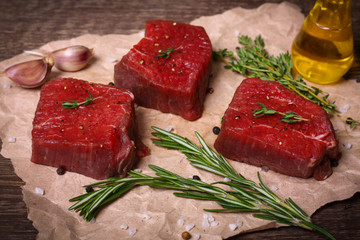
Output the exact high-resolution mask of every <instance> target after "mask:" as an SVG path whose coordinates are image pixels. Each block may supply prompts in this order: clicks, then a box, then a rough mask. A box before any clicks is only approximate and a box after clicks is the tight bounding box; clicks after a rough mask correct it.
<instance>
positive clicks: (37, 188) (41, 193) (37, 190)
mask: <svg viewBox="0 0 360 240" xmlns="http://www.w3.org/2000/svg"><path fill="white" fill-rule="evenodd" d="M35 192H36V193H37V194H40V195H44V194H45V191H44V189H42V188H39V187H36V188H35Z"/></svg>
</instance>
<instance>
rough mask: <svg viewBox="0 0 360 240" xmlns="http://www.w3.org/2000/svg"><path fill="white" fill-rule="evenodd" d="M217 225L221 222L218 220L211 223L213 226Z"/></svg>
mask: <svg viewBox="0 0 360 240" xmlns="http://www.w3.org/2000/svg"><path fill="white" fill-rule="evenodd" d="M217 225H219V222H218V221H213V222H212V223H211V226H212V227H216V226H217Z"/></svg>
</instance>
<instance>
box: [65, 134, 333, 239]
mask: <svg viewBox="0 0 360 240" xmlns="http://www.w3.org/2000/svg"><path fill="white" fill-rule="evenodd" d="M152 128H153V129H154V130H155V132H153V135H154V136H155V137H157V139H155V140H154V144H156V145H158V146H162V147H166V148H170V149H176V150H179V151H181V152H182V153H183V154H185V156H186V157H187V159H188V160H189V161H190V164H191V165H193V166H194V167H197V168H200V169H203V170H205V171H208V172H212V173H214V174H217V175H220V176H223V177H226V178H228V179H230V180H231V181H230V182H225V181H220V182H216V183H212V184H208V183H205V182H202V181H200V180H196V179H186V178H183V177H181V176H179V175H177V174H175V173H172V172H170V171H167V170H165V169H163V168H160V167H158V166H154V165H149V168H151V169H152V170H154V171H155V173H156V176H155V177H153V176H149V175H146V174H143V173H139V172H136V171H130V172H129V176H128V177H125V178H110V179H109V180H105V181H101V182H97V183H94V184H90V185H87V186H85V187H88V186H92V187H98V188H97V189H96V190H95V191H93V192H89V193H86V194H83V195H80V196H78V197H75V198H73V199H70V201H71V202H76V203H75V204H74V205H72V206H71V207H70V208H69V209H70V210H75V211H77V212H80V213H79V214H80V215H81V216H84V218H85V219H86V220H87V221H90V220H91V219H92V218H93V217H94V216H95V215H96V213H98V211H100V210H101V208H102V207H103V206H104V205H106V204H108V203H109V202H111V201H113V200H114V199H116V198H119V197H120V196H122V195H123V194H125V193H126V192H127V191H129V190H130V189H132V188H134V187H135V186H138V185H147V186H150V187H153V188H161V189H172V190H177V192H175V193H174V195H175V196H178V197H184V198H192V199H200V200H210V201H215V202H216V203H218V204H219V205H221V206H222V207H223V208H222V209H205V210H206V211H217V212H222V211H239V212H243V211H246V212H249V211H251V212H256V214H254V215H253V216H254V217H257V218H261V219H265V220H270V221H277V222H279V223H283V224H287V225H291V226H299V227H302V228H305V229H309V230H316V231H318V232H320V233H322V234H324V235H325V236H327V237H329V238H330V239H335V238H334V237H333V236H332V235H331V234H330V233H329V232H327V231H326V230H325V229H323V228H321V227H319V226H317V225H315V224H313V223H312V222H311V220H310V217H309V216H308V215H307V214H306V213H305V212H304V211H303V210H302V209H301V208H300V207H299V206H297V205H296V204H295V202H294V201H292V200H291V198H289V199H286V200H285V201H282V200H281V199H280V198H279V197H278V196H276V194H275V193H273V192H272V191H271V190H270V189H269V188H268V187H267V186H266V185H265V184H264V182H263V181H262V179H261V176H260V174H259V173H258V178H259V181H260V183H259V184H256V183H255V182H253V181H251V180H248V179H246V178H245V177H244V176H242V175H241V174H239V173H237V172H236V171H235V169H234V168H233V167H232V166H231V165H230V164H229V162H227V161H226V159H225V158H224V157H223V156H222V155H221V154H217V153H216V152H215V151H213V150H212V149H211V148H209V146H208V145H207V144H206V143H205V141H204V140H203V138H202V137H201V136H200V135H199V134H198V133H195V134H196V136H197V138H198V140H199V142H200V144H201V147H198V146H197V145H196V144H194V143H193V142H191V141H190V140H188V139H186V138H183V137H181V136H179V135H177V134H173V133H170V132H167V131H165V130H163V129H160V128H157V127H152ZM216 184H223V185H227V186H229V187H230V188H231V189H232V190H224V189H223V188H221V187H218V186H215V185H216Z"/></svg>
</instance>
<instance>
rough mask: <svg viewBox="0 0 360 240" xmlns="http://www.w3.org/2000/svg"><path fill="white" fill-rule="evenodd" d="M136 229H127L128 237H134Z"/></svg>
mask: <svg viewBox="0 0 360 240" xmlns="http://www.w3.org/2000/svg"><path fill="white" fill-rule="evenodd" d="M136 231H137V230H136V228H129V230H128V232H129V237H132V236H134V235H135V233H136Z"/></svg>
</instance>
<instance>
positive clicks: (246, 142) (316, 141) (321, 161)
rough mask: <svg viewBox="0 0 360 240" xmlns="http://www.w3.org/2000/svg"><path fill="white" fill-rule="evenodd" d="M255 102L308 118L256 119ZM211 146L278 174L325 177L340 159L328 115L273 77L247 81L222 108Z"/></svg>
mask: <svg viewBox="0 0 360 240" xmlns="http://www.w3.org/2000/svg"><path fill="white" fill-rule="evenodd" d="M257 102H260V103H263V104H264V105H265V107H267V108H271V109H274V110H276V111H279V112H283V113H285V112H288V111H293V112H296V113H298V114H299V115H300V116H302V117H303V118H306V119H308V120H309V121H301V122H298V123H285V122H282V121H280V118H281V115H279V114H275V115H264V116H262V117H257V118H256V117H254V116H253V112H252V110H254V109H259V108H260V106H259V105H258V104H257ZM214 146H215V149H216V150H217V151H218V152H220V153H221V154H223V155H224V156H225V157H227V158H229V159H233V160H237V161H241V162H245V163H248V164H252V165H255V166H260V167H262V166H267V167H268V168H269V169H272V170H274V171H277V172H279V173H282V174H286V175H290V176H295V177H301V178H308V177H311V176H314V178H315V179H317V180H323V179H326V178H327V177H329V176H330V175H331V174H332V168H331V161H337V160H338V159H339V157H340V152H339V149H338V141H337V139H336V137H335V134H334V130H333V126H332V124H331V122H330V120H329V116H328V114H327V113H326V112H325V111H324V110H323V109H322V108H321V107H320V106H318V105H317V104H315V103H313V102H311V101H308V100H306V99H304V98H302V97H300V96H299V95H297V94H295V93H294V92H292V91H290V90H288V89H286V88H285V87H283V86H282V85H280V84H279V83H277V82H273V81H263V80H260V79H256V78H252V79H245V80H243V82H242V83H241V84H240V86H239V87H238V88H237V90H236V92H235V94H234V96H233V99H232V101H231V103H230V105H229V107H228V109H227V110H226V112H225V115H224V118H223V122H222V125H221V131H220V134H219V136H218V138H217V139H216V141H215V144H214Z"/></svg>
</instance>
